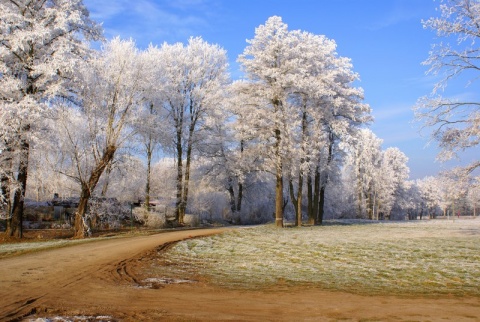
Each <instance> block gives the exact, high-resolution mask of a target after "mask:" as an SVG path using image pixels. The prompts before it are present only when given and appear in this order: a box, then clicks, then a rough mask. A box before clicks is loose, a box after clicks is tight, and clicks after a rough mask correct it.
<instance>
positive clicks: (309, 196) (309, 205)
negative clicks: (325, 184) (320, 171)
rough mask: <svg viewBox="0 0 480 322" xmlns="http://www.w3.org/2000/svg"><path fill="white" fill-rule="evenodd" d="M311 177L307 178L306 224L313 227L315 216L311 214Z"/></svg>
mask: <svg viewBox="0 0 480 322" xmlns="http://www.w3.org/2000/svg"><path fill="white" fill-rule="evenodd" d="M312 184H313V182H312V176H311V175H309V176H308V177H307V204H308V205H307V209H308V210H307V212H308V224H309V225H315V215H314V213H313V186H312Z"/></svg>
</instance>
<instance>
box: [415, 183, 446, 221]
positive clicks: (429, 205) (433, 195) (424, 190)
mask: <svg viewBox="0 0 480 322" xmlns="http://www.w3.org/2000/svg"><path fill="white" fill-rule="evenodd" d="M417 186H418V189H419V192H420V196H421V200H422V208H421V211H420V219H423V216H425V215H426V216H428V217H429V218H430V217H435V216H436V214H437V209H441V208H442V200H444V197H443V198H442V192H441V188H440V182H439V180H438V178H436V177H432V176H428V177H425V178H423V179H421V180H417Z"/></svg>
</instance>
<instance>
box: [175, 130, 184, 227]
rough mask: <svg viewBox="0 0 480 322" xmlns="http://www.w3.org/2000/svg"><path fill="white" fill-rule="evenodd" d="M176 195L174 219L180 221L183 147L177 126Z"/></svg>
mask: <svg viewBox="0 0 480 322" xmlns="http://www.w3.org/2000/svg"><path fill="white" fill-rule="evenodd" d="M176 148H177V195H176V201H175V220H176V221H177V222H180V217H181V216H182V214H181V206H182V192H183V147H182V132H181V129H179V128H177V145H176Z"/></svg>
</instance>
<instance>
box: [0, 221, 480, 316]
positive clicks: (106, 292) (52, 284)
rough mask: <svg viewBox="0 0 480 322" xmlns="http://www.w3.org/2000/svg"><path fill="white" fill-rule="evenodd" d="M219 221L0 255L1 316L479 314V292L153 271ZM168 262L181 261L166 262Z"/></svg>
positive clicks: (215, 231)
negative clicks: (351, 289)
mask: <svg viewBox="0 0 480 322" xmlns="http://www.w3.org/2000/svg"><path fill="white" fill-rule="evenodd" d="M221 232H222V230H221V229H208V230H194V231H178V232H169V233H163V234H157V235H152V236H140V237H132V238H122V239H111V240H102V241H98V242H93V243H86V244H79V245H75V246H71V247H64V248H59V249H51V250H45V251H41V252H36V253H30V254H24V255H20V256H15V257H9V258H4V259H0V298H1V299H2V300H1V301H0V321H21V320H27V321H28V320H35V319H38V318H49V319H53V318H55V317H59V318H63V319H64V320H72V321H73V320H82V319H83V318H85V317H86V318H87V319H89V320H98V318H102V317H105V319H106V320H110V321H186V320H188V321H212V320H217V321H224V320H234V321H338V320H343V321H441V320H445V321H478V317H479V316H480V299H479V298H460V297H442V298H436V299H424V298H397V297H393V296H364V295H354V294H349V293H341V292H327V291H323V290H321V289H318V288H313V287H308V286H305V285H304V286H301V287H300V286H291V285H286V284H282V281H279V282H278V284H277V285H276V286H274V287H272V288H269V289H261V290H235V289H225V288H221V287H218V286H214V285H213V284H211V283H209V281H208V280H206V279H205V278H204V277H203V276H200V275H195V274H194V273H193V274H192V272H189V274H186V275H185V276H161V274H158V269H156V270H155V272H156V274H157V275H156V276H152V275H151V274H150V270H149V268H150V267H151V266H152V265H158V262H159V261H158V252H159V251H160V252H162V251H163V250H165V249H166V248H168V247H169V245H171V243H173V242H175V241H177V240H182V239H186V238H193V237H196V236H203V235H209V234H216V233H221ZM169 265H181V263H174V264H172V263H170V264H169Z"/></svg>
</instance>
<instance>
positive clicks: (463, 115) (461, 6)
mask: <svg viewBox="0 0 480 322" xmlns="http://www.w3.org/2000/svg"><path fill="white" fill-rule="evenodd" d="M439 12H440V13H441V16H439V17H432V18H430V19H428V20H425V21H422V23H423V26H424V28H426V29H431V30H433V31H435V32H436V34H437V36H438V37H439V38H443V39H444V40H442V41H441V42H440V43H438V44H435V45H433V46H432V49H431V51H430V55H429V57H428V59H427V60H426V61H425V62H424V64H425V65H427V66H430V69H429V70H428V72H429V73H431V74H433V75H438V74H441V75H442V76H441V80H440V81H439V82H438V83H437V84H436V86H435V87H434V89H433V91H432V93H431V95H429V96H425V97H423V98H421V99H420V100H419V101H418V103H417V105H416V107H415V114H416V118H417V119H420V120H422V121H424V122H425V126H426V127H430V128H433V132H432V138H433V139H434V140H436V141H437V142H438V144H439V146H440V148H441V152H440V154H439V158H440V159H441V160H448V159H451V158H453V157H456V156H457V154H458V152H461V151H464V150H466V149H472V148H473V149H475V148H478V145H479V143H480V102H477V101H475V99H473V100H470V99H461V98H460V99H452V98H449V97H444V96H442V95H441V94H442V91H443V90H444V89H445V88H446V86H447V84H448V82H450V81H452V80H453V79H454V78H457V77H459V76H460V75H465V74H468V75H471V77H472V80H471V81H470V82H469V83H471V82H474V81H475V80H476V79H477V78H478V76H475V73H478V71H479V70H480V64H479V63H480V48H479V47H478V42H479V40H480V25H479V20H480V2H478V1H476V0H442V1H441V4H440V11H439ZM457 97H458V96H457ZM478 167H480V161H479V160H476V161H474V162H473V163H472V164H470V165H469V166H467V167H466V168H465V170H466V171H467V173H470V172H471V171H473V170H474V169H476V168H478Z"/></svg>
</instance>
